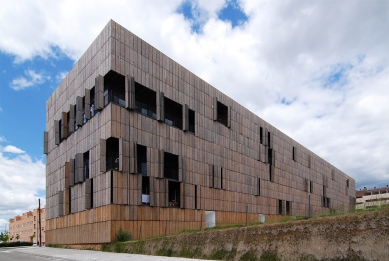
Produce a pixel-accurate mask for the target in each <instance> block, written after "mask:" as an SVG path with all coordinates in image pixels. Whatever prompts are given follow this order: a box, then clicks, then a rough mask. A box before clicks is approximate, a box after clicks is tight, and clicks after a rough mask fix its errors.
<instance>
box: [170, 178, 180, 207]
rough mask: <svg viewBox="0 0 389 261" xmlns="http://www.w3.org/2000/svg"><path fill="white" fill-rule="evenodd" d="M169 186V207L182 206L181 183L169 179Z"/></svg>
mask: <svg viewBox="0 0 389 261" xmlns="http://www.w3.org/2000/svg"><path fill="white" fill-rule="evenodd" d="M168 186H169V188H168V189H169V190H168V199H169V207H180V183H179V182H176V181H171V180H169V181H168Z"/></svg>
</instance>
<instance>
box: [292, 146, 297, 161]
mask: <svg viewBox="0 0 389 261" xmlns="http://www.w3.org/2000/svg"><path fill="white" fill-rule="evenodd" d="M296 152H297V151H296V148H295V147H293V149H292V159H293V160H294V161H296V158H297V157H296Z"/></svg>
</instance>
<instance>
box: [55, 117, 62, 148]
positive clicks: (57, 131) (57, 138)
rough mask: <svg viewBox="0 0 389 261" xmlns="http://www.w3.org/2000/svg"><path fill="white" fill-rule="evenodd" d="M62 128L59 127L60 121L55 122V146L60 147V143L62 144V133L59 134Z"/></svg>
mask: <svg viewBox="0 0 389 261" xmlns="http://www.w3.org/2000/svg"><path fill="white" fill-rule="evenodd" d="M60 128H61V126H60V125H59V121H56V120H55V121H54V141H55V145H59V143H60V142H61V137H60V133H59V130H60Z"/></svg>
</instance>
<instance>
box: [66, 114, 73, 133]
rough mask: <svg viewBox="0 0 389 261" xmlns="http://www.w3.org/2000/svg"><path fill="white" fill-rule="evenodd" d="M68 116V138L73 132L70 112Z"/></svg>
mask: <svg viewBox="0 0 389 261" xmlns="http://www.w3.org/2000/svg"><path fill="white" fill-rule="evenodd" d="M67 114H68V116H67V125H68V136H70V134H72V132H71V131H70V124H71V123H70V111H68V113H67Z"/></svg>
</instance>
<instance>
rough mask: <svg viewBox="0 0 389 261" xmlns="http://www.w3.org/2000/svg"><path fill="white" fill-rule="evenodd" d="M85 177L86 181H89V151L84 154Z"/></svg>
mask: <svg viewBox="0 0 389 261" xmlns="http://www.w3.org/2000/svg"><path fill="white" fill-rule="evenodd" d="M83 177H84V181H85V180H87V179H89V151H87V152H85V153H84V163H83Z"/></svg>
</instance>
